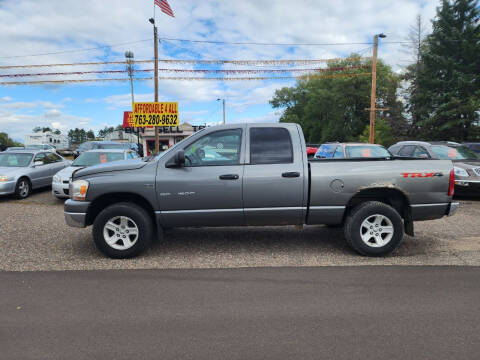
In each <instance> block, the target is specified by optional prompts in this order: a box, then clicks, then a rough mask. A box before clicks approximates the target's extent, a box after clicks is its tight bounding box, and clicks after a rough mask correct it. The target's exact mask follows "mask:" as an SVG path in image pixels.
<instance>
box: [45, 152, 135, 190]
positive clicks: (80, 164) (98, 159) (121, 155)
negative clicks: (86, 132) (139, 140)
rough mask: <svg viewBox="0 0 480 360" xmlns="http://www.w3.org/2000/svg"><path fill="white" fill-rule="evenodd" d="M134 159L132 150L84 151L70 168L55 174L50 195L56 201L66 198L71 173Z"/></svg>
mask: <svg viewBox="0 0 480 360" xmlns="http://www.w3.org/2000/svg"><path fill="white" fill-rule="evenodd" d="M135 158H138V155H137V153H136V152H135V151H132V150H122V149H106V150H89V151H85V152H84V153H82V154H81V155H80V156H79V157H77V158H76V159H75V160H74V161H73V162H72V164H71V165H70V166H68V167H66V168H65V169H62V170H60V171H59V172H58V173H56V174H55V176H54V177H53V179H52V194H53V196H55V197H56V198H57V199H64V198H68V197H69V183H70V179H71V177H72V173H73V172H74V171H75V170H78V169H79V168H84V167H88V166H92V165H98V164H104V163H107V162H111V161H118V160H128V159H135Z"/></svg>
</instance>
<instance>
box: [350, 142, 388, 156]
mask: <svg viewBox="0 0 480 360" xmlns="http://www.w3.org/2000/svg"><path fill="white" fill-rule="evenodd" d="M345 153H346V154H347V158H385V157H390V156H391V155H390V153H389V152H388V150H387V149H385V148H384V147H381V146H371V145H350V146H347V147H346V148H345Z"/></svg>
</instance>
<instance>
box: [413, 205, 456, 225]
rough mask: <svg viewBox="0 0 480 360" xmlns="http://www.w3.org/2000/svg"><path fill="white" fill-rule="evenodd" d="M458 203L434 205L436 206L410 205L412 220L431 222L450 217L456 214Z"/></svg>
mask: <svg viewBox="0 0 480 360" xmlns="http://www.w3.org/2000/svg"><path fill="white" fill-rule="evenodd" d="M458 206H459V203H458V202H450V203H436V204H414V205H411V210H412V220H413V221H421V220H433V219H440V218H442V217H444V216H445V215H447V216H452V215H454V214H455V213H456V212H457V209H458Z"/></svg>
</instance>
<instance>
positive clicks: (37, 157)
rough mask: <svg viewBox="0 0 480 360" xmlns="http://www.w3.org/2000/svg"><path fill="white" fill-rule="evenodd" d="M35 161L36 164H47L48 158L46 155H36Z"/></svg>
mask: <svg viewBox="0 0 480 360" xmlns="http://www.w3.org/2000/svg"><path fill="white" fill-rule="evenodd" d="M33 161H34V162H36V161H41V162H42V163H43V164H47V158H46V157H45V154H44V153H40V154H37V155H35V159H34V160H33Z"/></svg>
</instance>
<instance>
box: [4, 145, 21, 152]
mask: <svg viewBox="0 0 480 360" xmlns="http://www.w3.org/2000/svg"><path fill="white" fill-rule="evenodd" d="M17 150H25V147H24V146H9V147H8V148H7V149H6V150H5V151H17Z"/></svg>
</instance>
